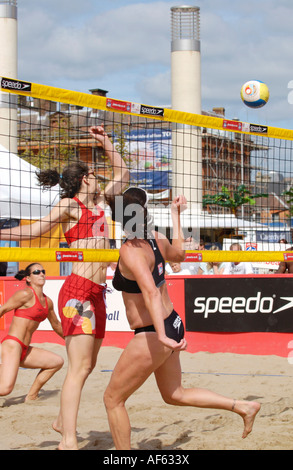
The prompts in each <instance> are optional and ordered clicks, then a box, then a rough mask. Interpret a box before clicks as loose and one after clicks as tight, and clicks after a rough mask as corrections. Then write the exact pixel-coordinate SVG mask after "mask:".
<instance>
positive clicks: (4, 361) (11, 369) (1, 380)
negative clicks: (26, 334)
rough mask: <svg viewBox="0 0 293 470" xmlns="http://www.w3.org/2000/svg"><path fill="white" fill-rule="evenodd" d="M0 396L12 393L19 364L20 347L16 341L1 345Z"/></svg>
mask: <svg viewBox="0 0 293 470" xmlns="http://www.w3.org/2000/svg"><path fill="white" fill-rule="evenodd" d="M1 346H2V347H1V365H0V396H2V397H3V396H6V395H9V393H11V392H12V390H13V388H14V385H15V382H16V378H17V374H18V369H19V363H20V356H21V346H20V344H18V343H17V342H16V341H13V340H10V339H8V340H6V341H4V342H3V343H2V345H1Z"/></svg>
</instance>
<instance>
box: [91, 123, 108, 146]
mask: <svg viewBox="0 0 293 470" xmlns="http://www.w3.org/2000/svg"><path fill="white" fill-rule="evenodd" d="M89 133H90V134H91V135H92V137H93V138H94V139H96V140H97V141H98V142H101V143H103V142H104V140H105V137H108V134H107V133H106V132H105V130H104V125H103V124H102V125H101V126H93V127H90V129H89Z"/></svg>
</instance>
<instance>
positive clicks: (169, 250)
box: [160, 196, 186, 262]
mask: <svg viewBox="0 0 293 470" xmlns="http://www.w3.org/2000/svg"><path fill="white" fill-rule="evenodd" d="M185 209H186V198H185V196H177V197H176V198H175V199H174V200H173V202H172V205H171V217H172V224H173V237H172V244H171V243H169V241H168V240H167V239H166V238H165V239H164V238H162V237H160V244H162V245H163V251H164V258H165V259H166V260H168V261H173V262H182V261H184V259H185V239H184V235H183V231H182V227H181V221H180V214H181V213H182V212H183V211H184V210H185Z"/></svg>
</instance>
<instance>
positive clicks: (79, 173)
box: [36, 162, 89, 199]
mask: <svg viewBox="0 0 293 470" xmlns="http://www.w3.org/2000/svg"><path fill="white" fill-rule="evenodd" d="M88 173H89V167H88V165H87V164H86V163H84V162H73V163H71V164H70V165H68V166H67V167H65V168H64V169H63V171H62V174H60V173H59V172H58V171H57V170H56V169H52V170H50V169H49V170H40V171H38V172H37V173H36V175H37V178H38V182H39V186H42V187H43V189H49V188H52V186H56V184H59V186H60V188H61V191H60V197H61V199H64V198H65V197H68V198H73V197H74V196H75V195H76V194H77V193H78V192H79V190H80V187H81V181H82V178H83V176H87V175H88Z"/></svg>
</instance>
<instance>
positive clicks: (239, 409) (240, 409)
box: [233, 400, 261, 439]
mask: <svg viewBox="0 0 293 470" xmlns="http://www.w3.org/2000/svg"><path fill="white" fill-rule="evenodd" d="M260 407H261V405H260V403H258V402H256V401H241V400H236V401H235V404H234V408H233V410H234V411H235V413H237V414H239V415H240V416H241V417H242V419H243V422H244V430H243V434H242V438H243V439H245V438H246V437H247V436H248V434H250V433H251V431H252V428H253V424H254V420H255V417H256V415H257V413H258V412H259V410H260Z"/></svg>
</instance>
